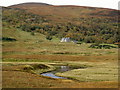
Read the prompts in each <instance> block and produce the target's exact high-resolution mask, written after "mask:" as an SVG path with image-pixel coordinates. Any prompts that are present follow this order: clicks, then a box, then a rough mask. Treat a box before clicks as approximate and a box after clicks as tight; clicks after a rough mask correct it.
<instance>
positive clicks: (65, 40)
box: [60, 37, 71, 42]
mask: <svg viewBox="0 0 120 90" xmlns="http://www.w3.org/2000/svg"><path fill="white" fill-rule="evenodd" d="M70 41H71V40H70V38H69V37H66V38H62V39H61V41H60V42H70Z"/></svg>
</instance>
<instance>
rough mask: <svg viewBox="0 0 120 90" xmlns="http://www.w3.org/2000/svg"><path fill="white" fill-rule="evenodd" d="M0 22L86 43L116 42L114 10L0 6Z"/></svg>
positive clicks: (51, 6) (116, 32) (38, 5)
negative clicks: (0, 16)
mask: <svg viewBox="0 0 120 90" xmlns="http://www.w3.org/2000/svg"><path fill="white" fill-rule="evenodd" d="M18 13H19V14H18ZM3 22H4V23H5V22H6V23H7V25H10V24H11V25H12V26H14V27H15V28H20V29H21V30H24V31H35V32H40V33H42V34H44V35H47V36H56V37H58V38H62V37H70V38H71V39H74V40H77V41H84V42H87V43H94V42H99V43H101V42H104V43H115V42H118V41H120V39H119V38H118V37H117V36H118V24H119V23H118V10H114V9H105V8H95V7H83V6H71V5H62V6H54V5H49V4H45V3H23V4H18V5H12V6H9V7H7V8H5V9H3ZM6 23H5V24H6ZM7 25H6V26H7Z"/></svg>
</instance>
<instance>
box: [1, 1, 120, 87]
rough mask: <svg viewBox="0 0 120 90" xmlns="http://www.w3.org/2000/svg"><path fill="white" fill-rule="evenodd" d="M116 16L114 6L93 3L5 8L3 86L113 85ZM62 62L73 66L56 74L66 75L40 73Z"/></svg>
mask: <svg viewBox="0 0 120 90" xmlns="http://www.w3.org/2000/svg"><path fill="white" fill-rule="evenodd" d="M117 16H118V14H117V10H112V9H102V8H92V7H77V6H53V5H48V4H44V5H43V4H42V5H41V4H33V3H32V4H31V3H30V4H29V3H28V4H19V5H14V6H10V7H4V8H3V35H2V40H3V42H2V47H3V48H2V55H3V56H2V61H3V62H2V66H3V69H2V74H3V76H2V79H3V82H2V85H3V88H117V87H118V48H117V47H118V46H117V45H115V44H114V43H115V42H118V41H120V40H119V38H117V34H118V30H117V27H118V24H119V23H118V22H117V19H116V18H117ZM62 37H70V38H71V39H73V40H77V41H79V43H73V42H66V43H65V42H60V39H61V38H62ZM98 44H99V45H98ZM105 47H106V48H105ZM62 65H63V66H70V67H72V69H71V70H69V71H66V72H57V73H55V75H57V76H62V77H67V78H68V79H55V78H50V77H47V76H42V75H40V73H43V72H48V71H52V70H55V69H57V68H58V66H62Z"/></svg>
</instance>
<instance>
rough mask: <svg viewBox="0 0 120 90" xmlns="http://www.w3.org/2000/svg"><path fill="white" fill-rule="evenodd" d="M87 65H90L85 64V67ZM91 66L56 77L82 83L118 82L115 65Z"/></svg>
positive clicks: (92, 64) (101, 64)
mask: <svg viewBox="0 0 120 90" xmlns="http://www.w3.org/2000/svg"><path fill="white" fill-rule="evenodd" d="M78 63H80V62H78ZM78 63H77V64H78ZM89 64H90V63H86V64H85V65H86V66H87V65H89ZM83 65H84V64H83ZM91 66H92V67H88V66H87V67H86V68H81V69H74V70H71V71H67V72H63V73H57V74H56V75H59V76H63V77H68V78H71V79H75V80H77V81H84V82H91V81H92V82H93V81H118V65H117V63H100V64H98V63H97V64H95V63H91Z"/></svg>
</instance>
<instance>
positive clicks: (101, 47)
mask: <svg viewBox="0 0 120 90" xmlns="http://www.w3.org/2000/svg"><path fill="white" fill-rule="evenodd" d="M90 48H96V49H110V48H117V47H116V46H115V45H109V44H108V45H107V44H92V45H90Z"/></svg>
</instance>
